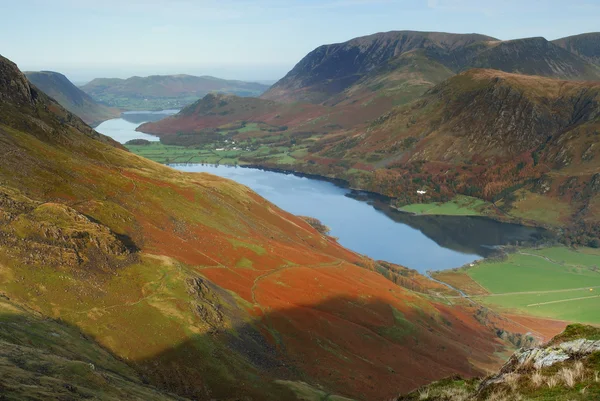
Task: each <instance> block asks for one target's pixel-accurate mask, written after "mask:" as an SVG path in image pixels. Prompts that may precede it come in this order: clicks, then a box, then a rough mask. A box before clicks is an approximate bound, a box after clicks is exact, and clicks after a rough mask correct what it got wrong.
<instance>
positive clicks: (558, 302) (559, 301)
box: [527, 295, 600, 307]
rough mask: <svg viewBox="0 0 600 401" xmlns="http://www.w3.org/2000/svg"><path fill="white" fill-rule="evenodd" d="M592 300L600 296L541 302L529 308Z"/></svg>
mask: <svg viewBox="0 0 600 401" xmlns="http://www.w3.org/2000/svg"><path fill="white" fill-rule="evenodd" d="M591 298H600V295H592V296H590V297H579V298H569V299H561V300H558V301H548V302H540V303H537V304H529V305H527V307H530V306H541V305H550V304H560V303H562V302H571V301H581V300H582V299H591Z"/></svg>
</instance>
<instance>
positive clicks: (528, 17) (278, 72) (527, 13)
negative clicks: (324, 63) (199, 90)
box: [0, 0, 600, 82]
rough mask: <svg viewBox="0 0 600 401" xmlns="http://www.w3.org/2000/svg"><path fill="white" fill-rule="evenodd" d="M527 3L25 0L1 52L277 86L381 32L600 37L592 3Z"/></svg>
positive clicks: (26, 59)
mask: <svg viewBox="0 0 600 401" xmlns="http://www.w3.org/2000/svg"><path fill="white" fill-rule="evenodd" d="M524 3H525V2H523V1H517V0H506V1H497V0H494V1H492V0H481V1H475V0H322V1H319V0H286V1H284V0H279V1H276V0H257V1H254V2H247V1H241V0H221V1H217V0H196V1H192V0H131V1H126V2H123V1H121V0H119V1H117V0H103V1H92V0H55V1H52V2H48V1H45V0H22V1H20V2H18V3H17V2H13V3H11V4H7V5H3V14H4V17H5V18H4V21H3V24H2V25H0V54H2V55H3V56H4V57H7V58H9V59H11V60H12V61H14V62H16V63H17V64H18V65H19V67H20V68H21V69H22V70H29V71H38V70H51V71H58V72H61V73H63V74H65V75H66V76H67V77H69V79H71V80H73V81H75V82H84V81H89V80H91V79H93V78H100V77H106V78H128V77H131V76H134V75H138V76H148V75H164V74H190V75H212V76H216V77H219V78H225V79H239V80H245V81H275V80H277V79H279V78H281V77H283V76H284V75H285V74H286V73H287V72H288V71H289V70H290V69H291V68H292V67H293V66H294V65H295V64H296V63H297V62H298V61H300V59H301V58H302V57H304V56H305V55H306V54H307V53H308V52H310V51H311V50H313V49H315V48H316V47H318V46H320V45H323V44H329V43H337V42H343V41H346V40H349V39H352V38H354V37H358V36H364V35H369V34H373V33H376V32H385V31H398V30H417V31H440V32H451V33H480V34H485V35H489V36H493V37H497V38H499V39H502V40H509V39H515V38H522V37H532V36H543V37H545V38H546V39H548V40H552V39H556V38H559V37H564V36H569V35H574V34H579V33H585V32H591V31H597V30H598V27H597V18H595V17H596V16H597V15H598V13H599V12H600V4H596V3H595V2H593V1H591V0H574V1H572V2H571V3H570V4H569V5H568V6H566V5H565V4H564V1H560V0H531V1H528V2H527V4H524ZM32 10H35V11H36V12H35V13H32V12H31V11H32ZM24 15H26V16H27V19H26V22H25V23H24V22H23V16H24ZM25 24H26V26H25V27H24V25H25ZM15 36H18V40H15Z"/></svg>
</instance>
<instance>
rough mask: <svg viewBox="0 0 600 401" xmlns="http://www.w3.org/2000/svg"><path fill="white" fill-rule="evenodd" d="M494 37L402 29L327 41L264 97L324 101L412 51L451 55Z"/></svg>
mask: <svg viewBox="0 0 600 401" xmlns="http://www.w3.org/2000/svg"><path fill="white" fill-rule="evenodd" d="M490 40H496V39H494V38H491V37H489V36H484V35H476V34H469V35H460V34H449V33H439V32H414V31H398V32H386V33H377V34H374V35H370V36H364V37H360V38H356V39H352V40H350V41H348V42H344V43H339V44H333V45H324V46H320V47H318V48H317V49H315V50H313V51H312V52H310V53H309V54H308V55H307V56H306V57H304V58H303V59H302V60H301V61H300V62H299V63H298V64H297V65H296V66H295V67H294V68H293V69H292V70H291V71H290V72H289V73H288V74H287V75H286V76H285V77H284V78H282V79H281V80H280V81H279V82H277V83H276V84H275V85H273V86H272V87H271V88H270V89H269V90H268V91H267V92H266V93H265V94H264V95H262V97H263V98H264V99H270V100H278V101H290V100H295V101H309V102H313V103H320V102H322V101H325V100H327V99H329V98H330V97H331V96H333V95H336V94H338V93H341V92H343V91H344V90H346V89H348V88H350V87H351V86H353V85H355V84H356V83H357V82H358V81H360V80H361V79H363V78H364V77H365V76H366V75H369V74H372V73H373V72H374V71H375V72H377V70H378V69H379V68H381V67H383V66H385V65H387V64H389V63H390V61H392V60H393V59H395V58H398V57H401V56H402V55H404V54H406V53H409V52H411V51H415V50H426V51H427V53H430V54H432V55H448V57H449V54H450V53H452V52H455V51H459V50H460V49H462V48H464V47H465V46H469V45H471V44H473V43H477V42H481V41H490ZM428 56H429V54H428ZM437 58H439V56H435V57H428V58H426V59H424V60H423V64H427V63H430V62H434V61H435V60H436V59H437ZM430 59H431V60H430Z"/></svg>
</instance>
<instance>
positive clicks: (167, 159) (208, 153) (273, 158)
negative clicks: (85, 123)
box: [125, 124, 297, 165]
mask: <svg viewBox="0 0 600 401" xmlns="http://www.w3.org/2000/svg"><path fill="white" fill-rule="evenodd" d="M249 125H250V124H249ZM125 146H126V147H127V149H129V151H131V152H133V153H135V154H136V155H139V156H142V157H145V158H147V159H150V160H154V161H155V162H158V163H164V164H170V163H207V164H228V165H242V164H247V163H245V162H243V161H241V160H239V158H240V157H241V156H246V157H261V158H268V161H269V162H271V163H275V164H288V165H289V164H294V163H296V162H297V159H296V158H294V157H292V156H291V154H290V153H289V152H288V149H287V148H283V147H269V146H261V147H258V148H256V149H254V150H251V151H245V150H243V149H241V147H240V148H238V149H235V150H233V149H231V147H232V145H221V146H227V147H223V148H221V147H217V148H216V149H215V146H212V145H206V146H190V147H186V146H175V145H163V144H162V143H160V142H150V144H147V145H129V144H128V145H125ZM217 149H219V150H217Z"/></svg>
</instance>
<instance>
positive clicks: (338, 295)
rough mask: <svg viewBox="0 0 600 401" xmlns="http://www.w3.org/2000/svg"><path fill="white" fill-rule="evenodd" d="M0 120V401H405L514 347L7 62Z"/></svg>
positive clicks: (405, 278)
mask: <svg viewBox="0 0 600 401" xmlns="http://www.w3.org/2000/svg"><path fill="white" fill-rule="evenodd" d="M0 117H1V118H0V149H2V157H1V158H0V300H1V303H0V322H1V323H2V324H0V355H1V356H2V357H1V359H2V363H1V364H0V373H1V374H0V389H2V390H3V391H4V390H6V389H9V390H10V391H11V392H12V394H15V397H16V398H17V399H18V398H24V397H26V396H32V395H35V396H38V397H42V398H44V397H45V398H64V399H78V398H79V399H80V398H82V397H84V396H86V397H93V396H96V397H98V398H100V399H102V398H105V399H108V398H109V397H117V398H127V397H129V396H130V395H132V394H133V395H135V396H136V397H138V398H142V399H177V398H176V397H188V398H190V399H197V400H205V399H206V400H209V399H248V400H252V399H255V400H267V399H273V400H281V399H285V400H293V399H306V397H317V398H319V397H321V398H322V397H326V396H327V397H330V398H332V397H333V396H332V394H340V395H341V396H345V397H350V398H352V399H364V400H371V399H386V398H387V399H390V398H391V397H393V396H396V395H397V394H398V392H400V391H408V390H410V389H414V388H416V387H418V386H420V385H422V384H425V383H428V382H430V381H432V380H436V379H440V378H443V377H445V376H448V375H450V374H455V373H458V374H462V375H465V376H473V375H478V374H481V372H482V371H483V370H484V369H487V368H488V367H490V366H497V364H498V362H499V359H498V356H497V351H499V350H501V349H502V347H503V344H502V343H501V342H500V341H499V340H498V338H497V337H496V333H495V330H496V329H495V328H493V326H491V327H487V326H485V325H483V324H482V323H481V322H480V321H479V320H477V318H476V317H475V314H476V312H477V311H476V310H474V309H473V308H472V307H470V306H462V305H460V304H454V305H447V304H444V303H441V302H437V301H435V299H437V298H434V297H436V295H435V294H436V293H439V292H444V291H447V290H445V287H443V286H440V285H438V284H436V283H434V282H432V281H429V280H427V279H425V278H424V277H420V276H418V275H416V274H414V272H410V271H408V270H407V269H404V268H402V267H400V266H392V265H389V264H381V263H379V262H374V261H372V260H369V259H367V258H364V257H362V256H360V255H357V254H355V253H353V252H350V251H348V250H347V249H344V248H343V247H341V246H340V245H339V244H337V243H336V242H335V240H333V239H331V238H329V237H327V236H325V235H323V234H321V233H319V232H318V231H317V230H315V229H314V228H313V227H312V226H311V225H309V224H308V223H307V222H306V221H305V220H303V219H301V218H298V217H296V216H293V215H291V214H289V213H286V212H284V211H282V210H280V209H279V208H277V207H276V206H275V205H273V204H270V203H269V202H267V201H266V200H264V199H262V198H260V197H259V196H258V195H257V194H255V193H254V192H252V191H251V190H250V189H248V188H246V187H244V186H242V185H239V184H237V183H235V182H232V181H229V180H225V179H221V178H218V177H215V176H212V175H208V174H186V173H182V172H178V171H175V170H173V169H171V168H169V167H166V166H162V165H159V164H157V163H154V162H151V161H149V160H146V159H143V158H140V157H138V156H135V155H133V154H131V153H129V152H127V151H125V150H124V149H123V148H122V147H121V146H120V145H119V144H117V143H116V142H114V141H113V140H111V139H109V138H107V137H104V136H102V135H100V134H98V133H97V132H95V131H94V130H93V129H91V128H90V127H89V126H87V125H86V124H85V123H83V121H82V120H81V119H79V118H78V117H76V116H75V115H73V114H72V113H70V112H68V111H66V110H65V109H64V108H63V107H61V106H60V105H59V104H58V103H56V102H55V101H54V100H53V99H51V98H49V97H48V96H46V95H45V94H44V93H42V92H41V91H40V90H39V89H37V88H36V87H35V86H33V85H31V84H30V83H29V81H28V80H27V79H26V77H25V76H24V75H23V74H22V73H21V72H20V71H19V70H18V68H17V67H16V66H15V65H14V64H13V63H11V62H10V61H8V60H6V59H4V58H0ZM376 271H382V272H384V273H385V274H386V275H387V276H389V277H392V278H393V277H395V278H397V280H396V281H397V282H399V283H403V282H405V283H408V284H410V285H409V287H411V289H410V290H409V289H407V288H406V287H402V286H400V285H397V284H395V283H394V282H393V281H392V280H389V279H388V278H386V277H384V275H382V274H379V273H377V272H376ZM24 323H27V324H24ZM520 330H522V331H520V332H521V333H524V332H525V330H528V329H525V330H524V329H523V328H520ZM523 338H525V337H523ZM167 392H168V393H167ZM133 395H132V397H133ZM332 399H334V398H332ZM337 399H344V398H341V397H338V398H337Z"/></svg>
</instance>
